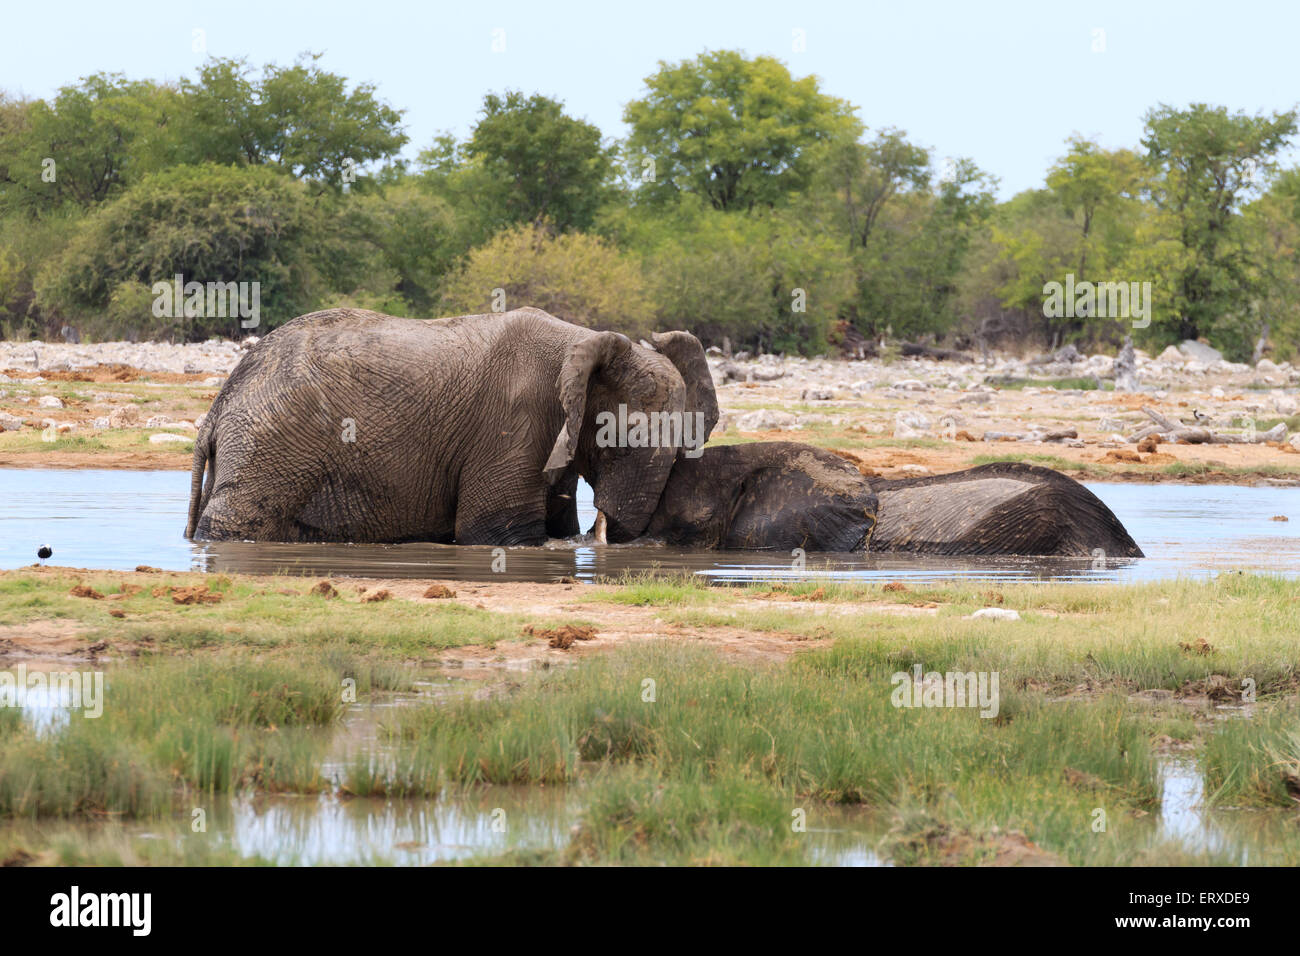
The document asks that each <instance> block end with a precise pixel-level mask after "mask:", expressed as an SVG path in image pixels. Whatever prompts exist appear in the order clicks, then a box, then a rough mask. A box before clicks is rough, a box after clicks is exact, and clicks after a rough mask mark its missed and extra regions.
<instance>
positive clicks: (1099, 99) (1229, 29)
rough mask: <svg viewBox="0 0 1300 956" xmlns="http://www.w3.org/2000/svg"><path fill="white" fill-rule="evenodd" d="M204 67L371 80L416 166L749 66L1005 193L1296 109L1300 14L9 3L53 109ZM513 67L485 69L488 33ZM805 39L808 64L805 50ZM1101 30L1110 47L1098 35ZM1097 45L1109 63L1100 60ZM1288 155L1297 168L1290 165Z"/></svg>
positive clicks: (15, 66)
mask: <svg viewBox="0 0 1300 956" xmlns="http://www.w3.org/2000/svg"><path fill="white" fill-rule="evenodd" d="M195 29H202V30H204V31H205V36H206V46H207V51H208V52H209V53H211V54H213V55H217V56H247V57H248V58H249V59H250V60H251V61H252V62H253V63H255V64H261V63H263V62H265V61H268V60H274V61H276V62H280V63H289V62H292V61H293V59H294V58H295V57H296V56H297V54H298V53H300V52H301V51H304V50H308V49H311V50H316V51H323V52H324V53H325V58H324V65H325V66H326V68H327V69H331V70H334V71H336V72H340V73H342V74H344V75H345V76H347V77H349V78H350V79H355V80H367V81H370V82H373V83H375V84H376V85H377V86H378V88H379V92H380V95H381V96H382V97H383V98H385V99H386V100H388V101H389V102H390V103H392V104H393V105H394V106H397V107H399V108H402V109H405V110H406V114H405V124H406V129H407V132H408V133H409V135H410V136H411V145H410V146H409V147H408V148H407V154H408V155H410V156H412V157H413V156H414V155H415V152H416V151H418V150H419V149H421V148H423V147H424V146H426V145H428V143H429V142H430V141H431V140H432V138H433V137H434V135H435V134H436V133H438V132H439V131H440V130H444V129H449V130H452V131H453V132H455V133H456V134H457V135H464V133H465V132H466V131H467V130H468V128H469V127H470V125H471V124H472V122H473V119H474V117H475V115H476V113H477V111H478V107H479V105H480V103H481V101H482V97H483V94H484V93H485V92H487V91H489V90H503V89H506V88H512V89H522V90H524V91H525V92H529V93H531V92H540V93H544V94H546V95H549V96H554V97H557V98H559V99H562V100H563V101H564V102H565V103H566V105H567V108H568V110H569V112H571V113H573V114H574V115H578V116H584V117H586V118H587V119H588V120H590V121H591V122H594V123H595V124H597V125H598V126H599V127H600V128H601V129H602V130H603V131H604V132H605V134H606V135H607V136H622V135H623V134H624V133H625V128H624V126H623V123H622V111H623V106H624V104H625V103H627V101H628V100H630V99H633V98H635V97H636V96H638V95H639V94H640V92H641V90H642V81H643V80H644V78H645V76H647V75H648V74H649V73H651V72H653V71H654V69H655V66H656V62H657V61H658V60H661V59H665V60H669V61H675V60H680V59H683V58H686V57H690V56H694V55H695V54H697V53H699V52H701V51H703V50H705V49H722V48H732V49H742V50H745V51H746V52H748V53H751V54H754V53H768V54H772V55H775V56H778V57H780V58H781V59H782V60H784V61H785V62H786V63H787V64H788V65H789V66H790V68H791V69H792V70H793V71H794V72H795V74H796V75H800V76H802V75H805V74H807V73H815V74H817V75H818V76H819V77H821V80H822V88H823V89H824V90H825V91H827V92H829V93H832V94H834V95H836V96H840V97H843V98H845V99H848V100H850V101H851V102H853V103H855V104H856V105H857V106H858V107H859V115H860V116H861V117H862V119H863V121H864V122H865V123H866V124H867V125H868V126H869V127H872V128H879V127H882V126H897V127H900V128H902V129H905V130H907V132H908V134H909V135H910V137H911V138H912V139H913V140H915V141H916V142H918V143H921V144H923V145H926V146H930V147H933V148H934V149H935V150H936V153H937V157H938V158H939V159H942V158H943V157H945V156H958V155H964V156H970V157H971V158H972V159H974V160H975V161H976V162H977V163H978V164H980V166H982V167H983V168H985V169H987V170H989V171H990V172H992V173H994V174H995V175H997V176H998V177H1000V178H1001V180H1002V190H1001V192H1002V195H1003V196H1004V197H1005V196H1009V195H1011V194H1013V193H1015V192H1018V191H1020V190H1022V189H1026V188H1031V187H1035V186H1038V185H1041V184H1042V180H1043V176H1044V174H1045V172H1046V170H1047V168H1048V166H1049V165H1050V163H1051V162H1052V160H1053V159H1054V158H1056V157H1057V156H1059V155H1060V154H1061V152H1062V151H1063V146H1062V144H1063V142H1064V140H1065V139H1066V137H1067V136H1069V135H1070V134H1071V133H1072V132H1076V131H1077V132H1081V133H1083V134H1085V135H1089V136H1095V137H1097V138H1099V139H1100V141H1101V142H1102V143H1103V144H1104V145H1106V146H1109V147H1115V146H1136V145H1137V140H1138V137H1139V135H1140V132H1141V127H1142V122H1141V117H1142V114H1143V112H1144V111H1145V110H1146V109H1147V108H1148V107H1150V106H1153V105H1155V104H1157V103H1159V102H1162V101H1163V102H1169V103H1174V104H1178V105H1184V104H1186V103H1188V102H1192V101H1206V102H1211V103H1218V104H1224V105H1227V106H1229V107H1231V108H1233V109H1246V110H1249V111H1251V112H1254V111H1257V110H1261V109H1267V110H1275V109H1286V108H1290V107H1291V106H1293V105H1294V104H1295V103H1296V101H1297V100H1300V67H1298V66H1297V63H1298V62H1300V58H1298V57H1297V56H1296V53H1295V44H1296V37H1297V36H1298V35H1300V3H1295V2H1273V3H1268V2H1265V3H1252V4H1249V5H1246V6H1235V5H1232V4H1224V3H1222V2H1219V3H1213V4H1212V3H1200V2H1142V0H1129V2H1092V3H1051V2H1039V3H1032V2H1025V3H1014V2H1005V3H988V4H979V3H948V2H932V3H905V2H891V3H876V2H872V3H853V2H824V3H818V2H789V0H781V2H768V0H753V2H732V3H709V2H700V0H696V2H678V0H646V2H637V0H633V2H630V3H614V2H610V0H603V2H590V3H587V2H582V3H579V2H571V3H565V2H539V0H533V2H486V3H474V2H465V3H454V4H453V3H445V2H430V3H415V2H412V3H389V2H379V0H370V2H349V3H332V2H328V0H313V2H293V3H277V2H274V0H263V2H260V3H247V2H240V0H224V2H220V3H208V2H194V0H190V2H186V0H170V2H130V0H126V2H122V3H104V2H98V3H77V2H71V3H61V4H59V5H57V6H55V5H53V4H42V3H38V2H26V0H22V2H14V0H8V2H6V3H5V4H4V10H3V12H2V13H0V31H3V32H0V87H3V88H4V89H6V90H8V91H10V92H21V93H23V94H25V95H27V96H34V97H44V96H48V95H49V94H51V93H52V92H53V91H54V90H55V89H56V88H57V87H59V86H61V85H63V84H65V83H70V82H74V81H75V80H76V79H77V78H78V77H80V76H82V75H85V74H87V73H92V72H96V71H100V70H116V71H122V72H125V73H127V74H128V75H130V76H132V77H152V78H154V79H176V78H178V77H180V76H182V75H185V74H188V73H191V72H192V71H193V69H194V67H195V66H196V65H197V64H198V63H199V62H200V61H201V60H202V55H201V54H199V53H196V52H194V51H193V50H192V45H193V43H192V31H193V30H195ZM496 29H501V30H504V31H505V52H502V53H493V52H492V43H493V31H494V30H496ZM795 30H802V31H804V36H805V37H806V46H807V49H806V51H805V52H801V53H797V52H794V51H793V49H792V43H793V35H794V34H793V31H795ZM1096 30H1102V31H1104V36H1098V35H1095V34H1094V31H1096ZM1099 40H1101V41H1103V45H1104V49H1102V50H1101V51H1099V52H1094V49H1093V48H1094V45H1097V44H1098V41H1099ZM1294 155H1295V154H1294V151H1293V153H1292V161H1294Z"/></svg>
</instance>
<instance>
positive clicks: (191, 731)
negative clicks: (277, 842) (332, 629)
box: [0, 658, 343, 817]
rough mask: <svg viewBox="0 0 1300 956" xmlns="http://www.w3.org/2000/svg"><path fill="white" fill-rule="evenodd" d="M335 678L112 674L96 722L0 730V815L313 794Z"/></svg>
mask: <svg viewBox="0 0 1300 956" xmlns="http://www.w3.org/2000/svg"><path fill="white" fill-rule="evenodd" d="M341 686H342V685H341V679H340V677H339V675H338V673H337V672H335V671H332V670H331V669H330V668H328V667H326V666H324V665H322V664H313V663H310V662H307V661H299V662H297V663H296V664H295V665H293V666H290V665H287V664H274V663H271V662H267V661H251V660H242V659H230V658H226V659H207V660H203V661H196V660H159V661H153V662H150V663H148V664H144V665H140V666H136V667H130V668H114V669H113V670H111V671H110V672H109V673H108V675H107V678H106V682H105V687H104V702H103V713H102V715H100V716H99V717H88V716H85V715H84V714H83V713H82V712H78V711H72V712H71V713H70V714H69V716H68V717H67V719H66V720H64V721H63V722H61V724H59V725H58V726H56V727H54V728H53V729H51V730H49V731H44V732H41V731H37V730H36V729H35V728H33V727H32V726H31V725H29V724H26V723H15V722H13V721H12V720H9V721H6V723H5V724H4V725H3V728H0V817H3V816H28V817H49V816H75V815H85V814H92V813H110V814H118V815H123V816H127V817H148V816H156V815H160V814H163V813H166V812H168V811H170V810H171V809H172V808H173V807H174V802H175V800H176V799H177V798H178V797H179V796H180V793H181V792H197V793H227V792H233V791H238V790H240V789H242V788H245V787H250V786H255V787H257V788H259V789H262V790H269V791H275V790H281V789H287V790H293V791H295V792H313V791H317V790H320V789H322V787H323V785H324V784H323V781H322V780H321V779H320V776H319V764H320V760H321V756H322V753H323V745H324V743H325V740H324V739H323V738H322V737H321V736H320V734H318V733H316V731H317V730H318V729H319V728H322V727H331V726H332V725H333V724H334V723H335V721H336V720H337V718H338V716H339V715H340V714H341V712H342V707H343V703H342V699H343V695H342V692H341Z"/></svg>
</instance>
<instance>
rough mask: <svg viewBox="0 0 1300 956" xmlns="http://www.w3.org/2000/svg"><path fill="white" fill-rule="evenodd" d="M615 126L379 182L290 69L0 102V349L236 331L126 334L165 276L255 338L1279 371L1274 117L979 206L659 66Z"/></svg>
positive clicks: (136, 329) (715, 59)
mask: <svg viewBox="0 0 1300 956" xmlns="http://www.w3.org/2000/svg"><path fill="white" fill-rule="evenodd" d="M624 119H625V121H626V123H627V126H628V128H629V130H630V133H629V135H628V136H627V137H626V138H625V139H623V140H617V141H615V140H611V139H609V138H607V137H605V136H604V135H603V134H602V132H601V130H600V129H598V128H597V127H595V126H594V125H592V124H591V123H588V122H586V121H584V120H582V119H580V118H576V117H573V116H571V115H569V114H568V113H566V112H565V109H564V105H563V104H562V103H560V102H558V101H556V100H554V99H552V98H550V97H547V96H544V95H541V94H525V93H523V92H520V91H503V92H500V93H495V92H494V93H488V94H487V95H486V96H485V97H484V99H483V105H482V109H481V111H480V113H479V114H478V116H477V118H476V122H475V124H474V126H473V128H472V130H471V132H470V134H469V135H468V136H467V137H466V138H464V139H457V138H455V137H454V136H451V135H443V136H439V137H437V138H436V139H435V141H434V142H433V143H431V144H429V145H428V147H427V148H425V149H423V150H422V151H420V152H419V153H418V155H417V157H416V158H415V160H414V161H408V160H405V159H403V158H402V155H401V151H402V149H403V147H404V146H406V144H407V136H406V135H405V133H404V131H403V128H402V111H401V110H399V109H396V108H394V107H392V106H390V105H389V104H387V103H385V102H384V101H383V100H381V99H380V98H379V96H378V95H377V91H376V90H375V89H374V88H373V87H372V86H370V85H367V84H352V83H349V81H348V80H347V78H345V77H343V76H340V75H338V74H336V73H333V72H330V71H329V70H327V69H325V68H324V66H323V65H322V63H321V58H320V57H319V56H318V55H311V54H307V55H304V56H303V57H301V58H300V59H299V60H298V61H297V62H295V63H294V64H293V65H292V66H288V67H281V66H276V65H275V64H269V65H266V66H263V67H261V68H255V67H253V66H251V65H250V64H249V63H248V62H247V61H245V60H240V59H210V60H208V61H207V62H206V63H205V64H204V65H203V66H202V67H201V68H199V69H198V70H197V71H196V73H195V75H194V76H193V77H192V78H185V79H182V80H181V81H179V82H178V83H171V84H166V83H157V82H153V81H150V80H136V79H130V78H128V77H125V76H122V75H119V74H96V75H93V76H89V77H85V78H83V79H81V80H80V81H79V82H78V83H76V84H72V85H69V86H65V87H63V88H61V89H60V90H59V91H58V92H57V94H56V95H54V96H53V97H52V98H50V99H48V100H23V99H19V98H16V97H13V96H9V95H5V94H0V334H3V336H4V337H6V338H23V337H32V336H42V337H56V336H58V335H59V334H60V332H61V331H62V332H63V333H64V334H65V335H67V334H71V330H74V329H75V330H76V332H77V334H79V335H80V336H83V337H87V338H96V339H109V338H122V337H126V338H141V339H142V338H165V339H173V340H183V339H201V338H204V337H207V336H210V335H238V334H241V332H243V331H244V329H242V328H241V325H240V322H239V319H238V317H231V316H229V315H213V314H205V310H202V309H199V310H192V311H194V314H187V313H186V312H185V311H183V310H180V311H177V310H170V311H168V310H159V309H157V308H154V304H155V302H156V300H157V292H156V290H155V285H156V284H158V283H171V282H172V281H173V277H175V276H182V277H184V278H185V279H186V280H191V279H192V280H195V281H198V282H221V283H238V282H257V283H259V286H260V301H261V312H262V317H261V319H260V325H259V331H265V330H266V329H268V328H271V327H274V326H275V325H276V324H279V323H281V322H284V321H287V320H288V319H290V318H292V317H293V316H295V315H298V314H301V313H303V312H308V311H312V310H314V309H319V308H327V307H332V306H340V305H349V306H354V307H359V308H370V309H376V310H379V311H383V312H388V313H391V314H394V315H410V316H434V315H443V314H456V313H463V312H488V311H494V310H500V309H502V308H514V307H516V306H522V305H534V306H537V307H540V308H544V309H547V310H548V311H551V312H553V313H554V314H556V315H559V316H561V317H563V318H566V319H568V320H570V321H574V322H578V323H581V324H584V325H590V326H595V327H601V328H613V329H618V330H621V331H625V332H627V333H629V334H633V335H638V334H641V335H643V334H645V333H646V332H649V331H651V330H654V329H659V328H687V329H692V330H693V331H695V332H696V333H697V334H698V335H700V336H701V337H702V338H703V339H704V340H705V341H706V342H707V343H709V344H719V345H721V344H724V343H727V344H730V345H731V346H733V347H734V348H737V349H739V348H746V349H750V350H757V351H799V352H803V353H805V354H816V353H820V352H824V351H826V350H827V349H829V348H833V347H835V346H836V345H841V344H856V345H857V346H858V347H859V348H864V349H866V350H871V349H873V348H875V347H876V346H877V345H878V344H880V343H886V344H887V343H888V342H890V341H897V340H899V339H902V340H912V341H922V342H932V343H936V344H942V345H945V346H952V347H958V348H972V347H981V346H996V345H1000V344H1013V345H1016V346H1020V347H1023V346H1024V345H1025V344H1027V343H1030V342H1037V343H1038V344H1039V345H1041V346H1043V347H1056V346H1059V345H1063V344H1066V343H1074V344H1077V345H1081V346H1098V345H1106V344H1110V345H1114V344H1117V343H1118V342H1119V341H1120V340H1121V339H1122V337H1123V336H1124V335H1127V334H1132V335H1133V336H1134V338H1135V340H1136V341H1137V342H1138V344H1139V345H1142V346H1144V347H1148V348H1152V349H1159V348H1162V347H1163V346H1164V345H1167V344H1171V343H1174V342H1177V341H1179V340H1181V339H1185V338H1201V339H1205V340H1207V341H1209V342H1210V343H1211V344H1212V345H1214V346H1216V347H1218V348H1220V349H1221V350H1223V351H1224V352H1225V353H1226V354H1227V355H1228V356H1229V357H1230V358H1234V359H1238V360H1245V359H1248V358H1251V357H1258V355H1259V354H1261V352H1262V351H1263V350H1265V349H1271V352H1272V354H1273V356H1274V357H1275V358H1278V359H1281V358H1290V357H1294V356H1295V355H1296V353H1297V348H1298V347H1300V314H1298V311H1297V305H1296V303H1297V298H1298V296H1300V170H1298V169H1294V168H1282V167H1281V166H1280V164H1279V161H1278V157H1279V156H1280V155H1281V153H1282V152H1283V150H1284V149H1285V148H1286V147H1287V146H1288V145H1289V143H1290V142H1291V140H1292V138H1293V137H1294V135H1295V133H1296V122H1297V115H1296V111H1295V110H1291V111H1287V112H1280V113H1271V114H1257V115H1252V114H1248V113H1245V112H1241V111H1237V112H1234V111H1231V110H1229V109H1228V108H1226V107H1221V106H1214V105H1209V104H1199V103H1194V104H1191V105H1189V106H1186V107H1175V106H1170V105H1164V104H1161V105H1158V106H1156V107H1153V108H1152V109H1151V110H1149V111H1148V113H1147V114H1146V116H1145V118H1144V120H1145V124H1144V133H1143V136H1142V138H1141V141H1140V142H1139V143H1138V144H1135V145H1134V146H1133V148H1121V149H1113V150H1112V149H1106V148H1104V147H1102V146H1101V145H1100V144H1098V143H1096V142H1093V141H1091V140H1089V139H1086V138H1082V137H1074V138H1072V139H1071V140H1070V141H1068V142H1067V143H1065V144H1063V145H1062V154H1061V156H1060V158H1059V159H1058V160H1057V161H1056V162H1055V163H1054V164H1053V166H1052V167H1051V169H1050V170H1048V171H1047V174H1046V177H1045V183H1044V186H1043V187H1042V188H1039V189H1031V190H1028V191H1025V192H1022V193H1020V194H1018V195H1016V196H1014V197H1012V198H1010V199H1008V200H1006V201H1004V202H999V201H997V199H996V196H995V191H996V188H997V181H996V179H995V178H994V176H993V175H992V174H991V173H989V172H988V171H985V170H982V169H980V168H979V167H978V166H977V165H976V164H975V163H974V162H973V161H972V160H970V159H967V158H962V157H956V158H941V157H938V156H936V155H935V153H934V151H933V150H931V149H929V148H926V147H925V146H923V145H920V144H917V143H915V142H913V141H911V140H910V139H909V138H908V136H907V134H906V132H905V131H902V130H898V129H889V128H887V129H878V130H868V129H866V128H865V127H864V125H863V123H862V122H861V120H860V119H859V118H858V115H857V108H856V107H855V106H854V105H853V104H851V103H849V102H847V101H845V100H843V99H840V98H837V97H835V96H832V95H830V94H829V93H827V92H825V91H824V90H822V88H821V85H820V83H819V81H818V80H817V78H816V77H813V76H807V77H795V76H793V75H792V74H791V73H790V71H789V70H788V69H787V67H786V66H785V65H784V64H782V63H781V62H780V61H779V60H776V59H774V58H771V57H766V56H754V57H750V56H746V55H744V54H742V53H739V52H735V51H717V52H708V53H704V54H701V55H700V56H697V57H695V58H693V59H689V60H685V61H682V62H678V63H660V64H659V65H658V69H657V70H656V71H655V72H654V73H653V74H651V75H650V76H649V77H647V78H646V81H645V89H644V92H643V95H642V96H641V97H640V98H638V99H636V100H633V101H632V102H631V103H629V104H627V106H626V108H625V111H624ZM1067 281H1068V283H1069V285H1068V288H1070V289H1075V288H1082V287H1086V286H1089V285H1090V284H1103V283H1105V284H1110V285H1111V286H1112V292H1113V290H1114V287H1115V285H1116V284H1122V286H1123V290H1122V291H1125V292H1127V289H1128V288H1129V286H1130V285H1131V286H1132V287H1133V288H1134V289H1135V291H1136V290H1138V289H1139V288H1145V289H1148V290H1149V297H1148V298H1149V302H1148V303H1147V305H1148V306H1149V310H1148V312H1147V313H1146V321H1142V322H1137V323H1135V322H1134V321H1133V319H1132V317H1131V316H1129V315H1127V314H1123V315H1117V314H1115V312H1114V310H1113V309H1111V310H1109V311H1108V310H1107V309H1106V308H1105V307H1104V301H1105V300H1104V298H1101V300H1100V301H1101V302H1102V303H1103V304H1102V305H1100V306H1099V305H1098V302H1097V301H1096V300H1093V301H1085V300H1084V299H1083V298H1080V299H1079V301H1078V303H1077V306H1078V307H1077V308H1076V307H1075V306H1076V303H1075V302H1073V301H1071V302H1070V303H1068V304H1069V306H1070V307H1069V308H1067V309H1065V310H1064V311H1063V310H1061V309H1059V308H1056V309H1053V308H1048V307H1045V302H1046V301H1047V298H1048V296H1047V289H1048V287H1049V284H1051V283H1058V284H1059V283H1065V282H1067ZM1143 284H1149V285H1143ZM1113 304H1114V303H1113V302H1112V305H1113ZM160 312H161V313H162V314H159V313H160ZM1135 325H1136V327H1135Z"/></svg>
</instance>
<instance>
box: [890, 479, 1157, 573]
mask: <svg viewBox="0 0 1300 956" xmlns="http://www.w3.org/2000/svg"><path fill="white" fill-rule="evenodd" d="M869 481H870V483H871V488H872V490H873V491H875V493H876V496H877V497H878V498H879V499H880V507H879V511H878V512H877V515H876V528H875V532H874V533H873V534H872V536H871V545H870V550H872V551H907V552H913V553H916V554H942V555H1001V554H1015V555H1060V556H1070V557H1088V556H1096V553H1097V552H1098V551H1100V552H1102V553H1103V554H1104V555H1105V556H1106V557H1111V558H1140V557H1142V556H1143V555H1142V549H1141V548H1139V547H1138V546H1137V543H1136V542H1135V541H1134V540H1133V539H1132V537H1130V536H1129V533H1128V531H1127V529H1125V527H1124V526H1123V525H1122V524H1121V523H1120V521H1119V519H1118V518H1116V517H1115V515H1114V513H1113V512H1112V511H1111V510H1110V509H1109V508H1107V507H1106V505H1105V504H1103V503H1102V501H1101V499H1100V498H1098V497H1097V496H1096V495H1094V494H1093V493H1092V492H1091V491H1089V490H1088V489H1087V488H1085V487H1084V486H1083V485H1081V484H1079V482H1077V481H1075V480H1074V479H1072V478H1068V477H1066V476H1065V475H1062V474H1061V473H1060V472H1056V471H1052V470H1051V469H1050V468H1042V467H1039V466H1038V465H1025V464H1019V463H1016V462H996V463H994V464H989V465H980V466H979V467H977V468H970V469H967V470H966V471H958V472H953V473H951V474H946V475H934V476H928V477H925V478H904V479H894V480H889V479H884V478H872V479H869Z"/></svg>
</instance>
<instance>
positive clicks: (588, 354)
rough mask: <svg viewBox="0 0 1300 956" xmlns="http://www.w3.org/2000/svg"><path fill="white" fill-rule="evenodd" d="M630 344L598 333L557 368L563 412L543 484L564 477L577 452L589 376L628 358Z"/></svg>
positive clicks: (572, 350) (613, 335) (612, 334)
mask: <svg viewBox="0 0 1300 956" xmlns="http://www.w3.org/2000/svg"><path fill="white" fill-rule="evenodd" d="M631 347H632V343H631V342H630V341H628V339H627V337H626V336H624V335H619V334H618V333H617V332H599V333H597V334H595V335H593V336H591V337H590V338H587V339H583V340H582V341H581V342H579V343H578V344H576V345H574V346H572V347H571V348H570V349H569V354H568V355H566V356H565V357H564V365H563V366H562V367H561V368H560V375H559V378H558V379H557V380H556V385H557V386H558V387H559V390H560V405H561V407H562V408H563V409H564V424H563V425H562V426H561V427H560V433H559V434H558V435H556V436H555V445H554V447H553V448H552V449H551V457H550V458H548V459H546V472H545V473H546V480H547V481H548V482H550V483H552V484H554V483H555V480H556V479H557V478H559V477H560V475H561V474H563V473H564V469H565V468H566V467H568V464H569V462H571V461H573V453H574V452H575V451H576V450H577V448H578V435H579V433H580V432H581V431H582V419H583V416H584V415H585V414H586V411H587V384H588V383H589V382H590V381H591V376H592V375H594V374H596V373H597V372H599V371H600V370H601V369H602V368H604V367H605V366H606V365H609V364H610V363H612V362H615V361H617V360H618V359H619V358H621V357H622V356H624V355H625V354H627V351H628V349H630V348H631Z"/></svg>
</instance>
